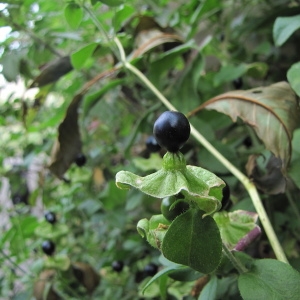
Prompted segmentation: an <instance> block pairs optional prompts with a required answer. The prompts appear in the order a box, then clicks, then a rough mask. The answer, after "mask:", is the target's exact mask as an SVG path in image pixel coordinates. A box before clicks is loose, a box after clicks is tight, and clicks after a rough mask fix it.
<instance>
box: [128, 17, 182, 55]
mask: <svg viewBox="0 0 300 300" xmlns="http://www.w3.org/2000/svg"><path fill="white" fill-rule="evenodd" d="M166 43H170V44H172V45H173V47H175V46H178V45H179V44H182V43H183V40H182V38H181V37H180V36H179V35H178V34H176V33H175V32H174V30H172V29H170V28H162V27H161V26H160V25H159V24H157V23H156V21H155V20H154V19H153V18H152V17H149V16H142V17H140V19H139V23H138V25H137V27H136V30H135V45H136V50H135V51H134V52H133V53H132V54H131V59H134V58H137V57H139V56H141V55H143V54H144V53H146V52H148V51H149V50H151V49H153V48H155V47H157V46H160V45H164V44H166ZM169 48H170V47H169ZM171 48H172V47H171ZM163 50H165V49H163ZM166 50H167V49H166Z"/></svg>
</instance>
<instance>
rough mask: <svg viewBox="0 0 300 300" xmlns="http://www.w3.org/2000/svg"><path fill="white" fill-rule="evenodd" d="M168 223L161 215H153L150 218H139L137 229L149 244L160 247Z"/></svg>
mask: <svg viewBox="0 0 300 300" xmlns="http://www.w3.org/2000/svg"><path fill="white" fill-rule="evenodd" d="M169 225H170V222H169V221H168V220H167V219H166V218H165V217H164V216H163V215H154V216H152V217H151V218H150V220H147V219H142V220H140V221H139V222H138V224H137V231H138V233H139V234H140V235H141V236H142V237H143V238H146V239H147V241H148V243H149V244H150V245H151V246H153V247H155V248H158V249H160V247H161V243H162V241H163V239H164V236H165V234H166V232H167V230H168V228H169Z"/></svg>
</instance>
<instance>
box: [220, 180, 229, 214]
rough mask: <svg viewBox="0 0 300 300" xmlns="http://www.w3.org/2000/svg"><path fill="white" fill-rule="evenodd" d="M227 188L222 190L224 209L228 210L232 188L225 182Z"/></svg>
mask: <svg viewBox="0 0 300 300" xmlns="http://www.w3.org/2000/svg"><path fill="white" fill-rule="evenodd" d="M225 184H226V185H225V187H223V190H222V194H223V197H222V209H227V208H228V206H229V205H230V188H229V185H228V184H227V183H226V182H225Z"/></svg>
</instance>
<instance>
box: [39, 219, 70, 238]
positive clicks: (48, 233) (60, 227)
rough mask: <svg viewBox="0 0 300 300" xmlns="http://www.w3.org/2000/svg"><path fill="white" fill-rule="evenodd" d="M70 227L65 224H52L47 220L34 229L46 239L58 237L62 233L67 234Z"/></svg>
mask: <svg viewBox="0 0 300 300" xmlns="http://www.w3.org/2000/svg"><path fill="white" fill-rule="evenodd" d="M68 232H69V228H68V226H67V225H65V224H55V225H51V224H49V223H47V222H43V223H41V224H40V225H39V226H37V227H36V228H35V230H34V233H35V235H37V236H39V237H42V238H45V239H56V238H58V237H60V236H62V235H66V234H67V233H68Z"/></svg>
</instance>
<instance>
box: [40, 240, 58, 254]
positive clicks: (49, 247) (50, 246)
mask: <svg viewBox="0 0 300 300" xmlns="http://www.w3.org/2000/svg"><path fill="white" fill-rule="evenodd" d="M42 250H43V252H44V253H45V254H47V255H52V254H53V253H54V251H55V244H54V243H53V242H52V241H50V240H47V241H44V242H43V243H42Z"/></svg>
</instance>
